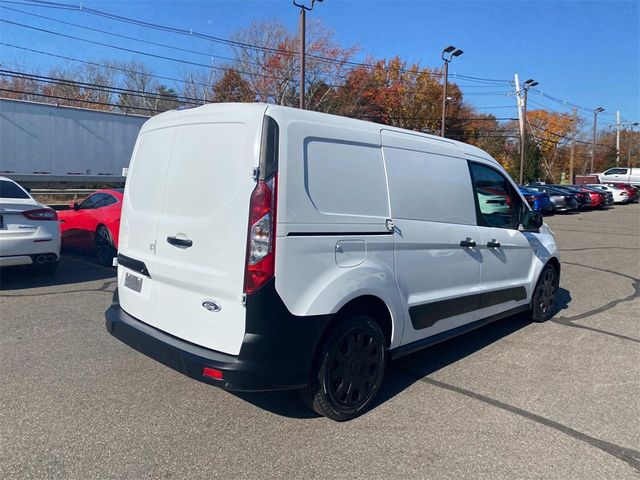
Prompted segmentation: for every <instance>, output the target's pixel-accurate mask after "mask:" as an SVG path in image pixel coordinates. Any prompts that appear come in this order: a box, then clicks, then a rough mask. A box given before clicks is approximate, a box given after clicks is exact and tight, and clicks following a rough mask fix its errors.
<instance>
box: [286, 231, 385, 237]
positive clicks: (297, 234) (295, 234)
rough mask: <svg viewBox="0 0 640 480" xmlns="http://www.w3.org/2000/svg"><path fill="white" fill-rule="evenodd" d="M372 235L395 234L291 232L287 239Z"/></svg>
mask: <svg viewBox="0 0 640 480" xmlns="http://www.w3.org/2000/svg"><path fill="white" fill-rule="evenodd" d="M358 235H359V236H370V235H393V232H289V233H287V237H352V236H358Z"/></svg>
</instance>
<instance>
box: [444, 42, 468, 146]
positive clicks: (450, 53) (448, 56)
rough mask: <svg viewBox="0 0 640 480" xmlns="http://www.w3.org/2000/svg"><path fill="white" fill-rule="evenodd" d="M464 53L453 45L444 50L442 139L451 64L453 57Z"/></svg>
mask: <svg viewBox="0 0 640 480" xmlns="http://www.w3.org/2000/svg"><path fill="white" fill-rule="evenodd" d="M463 53H464V52H463V51H462V50H460V49H459V48H456V47H454V46H453V45H449V46H448V47H447V48H445V49H444V50H442V60H443V61H444V81H443V83H442V127H441V129H440V136H441V137H444V132H445V126H444V124H445V121H446V119H447V82H448V79H449V62H451V60H452V59H453V57H459V56H460V55H462V54H463Z"/></svg>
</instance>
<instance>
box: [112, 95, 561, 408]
mask: <svg viewBox="0 0 640 480" xmlns="http://www.w3.org/2000/svg"><path fill="white" fill-rule="evenodd" d="M505 206H507V207H508V208H507V207H505ZM119 248H120V253H119V255H118V290H117V292H116V295H114V302H113V305H112V306H111V307H110V308H109V309H108V310H107V312H106V319H107V321H106V325H107V329H108V330H109V332H110V333H111V334H112V335H114V336H115V337H117V338H119V339H120V340H122V341H123V342H125V343H127V344H128V345H130V346H132V347H133V348H135V349H137V350H139V351H141V352H143V353H145V354H146V355H148V356H150V357H152V358H155V359H157V360H158V361H160V362H162V363H164V364H166V365H168V366H170V367H172V368H174V369H176V370H179V371H181V372H183V373H185V374H186V375H188V376H190V377H193V378H196V379H198V380H201V381H204V382H207V383H211V384H213V385H216V386H219V387H222V388H225V389H228V390H236V391H242V390H244V391H257V390H277V389H299V390H300V391H301V396H302V398H303V400H305V401H306V403H307V404H308V405H309V406H310V407H311V408H313V409H314V410H315V411H317V412H318V413H320V414H322V415H326V416H327V417H330V418H332V419H335V420H346V419H349V418H352V417H354V416H356V415H358V414H359V413H361V412H362V411H363V410H364V409H365V408H366V406H367V405H368V404H369V403H370V402H371V400H372V399H373V397H374V396H375V395H376V393H377V391H378V389H379V387H380V384H381V382H382V377H383V374H384V369H385V363H386V362H387V360H389V359H393V358H395V357H399V356H401V355H405V354H408V353H411V352H413V351H415V350H417V349H419V348H423V347H427V346H429V345H432V344H434V343H437V342H440V341H442V340H444V339H447V338H450V337H452V336H455V335H458V334H461V333H464V332H466V331H469V330H471V329H474V328H477V327H479V326H482V325H485V324H487V323H488V322H490V321H493V320H496V319H499V318H503V317H505V316H509V315H512V314H514V313H516V312H522V311H529V312H530V315H531V317H532V318H533V319H534V320H537V321H543V320H546V319H547V318H549V316H550V315H551V314H552V309H553V302H554V298H555V295H556V292H557V288H558V279H559V273H560V262H559V258H558V252H557V250H556V246H555V242H554V237H553V234H552V232H551V231H550V230H549V229H548V228H547V227H546V225H544V224H543V223H542V219H541V217H540V215H539V214H537V213H534V212H532V211H531V210H529V208H528V206H527V203H526V201H524V199H523V198H522V196H521V195H520V193H519V191H518V189H517V188H516V186H515V185H514V183H513V182H512V180H511V179H510V178H509V176H508V175H507V174H506V173H505V172H504V170H503V169H502V168H501V167H500V165H499V164H498V163H497V162H496V161H495V160H494V159H492V158H491V157H490V156H489V155H488V154H486V153H485V152H483V151H482V150H479V149H478V148H475V147H472V146H469V145H465V144H462V143H459V142H454V141H451V140H447V139H442V138H438V137H433V136H429V135H423V134H419V133H415V132H410V131H405V130H401V129H398V128H392V127H387V126H383V125H377V124H374V123H370V122H364V121H360V120H353V119H348V118H342V117H337V116H333V115H327V114H321V113H316V112H309V111H304V110H298V109H292V108H284V107H278V106H273V105H264V104H214V105H206V106H202V107H198V108H194V109H190V110H182V111H172V112H166V113H163V114H161V115H158V116H156V117H154V118H152V119H150V120H149V121H147V122H146V123H145V125H144V126H143V128H142V130H141V132H140V135H139V137H138V140H137V143H136V146H135V149H134V152H133V156H132V160H131V165H130V168H129V176H128V180H127V185H126V188H125V195H124V204H123V210H122V220H121V227H120V246H119Z"/></svg>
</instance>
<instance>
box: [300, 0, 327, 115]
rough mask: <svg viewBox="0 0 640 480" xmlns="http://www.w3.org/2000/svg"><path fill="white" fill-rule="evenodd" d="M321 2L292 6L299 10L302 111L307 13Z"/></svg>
mask: <svg viewBox="0 0 640 480" xmlns="http://www.w3.org/2000/svg"><path fill="white" fill-rule="evenodd" d="M322 1H323V0H311V6H310V7H307V6H306V5H304V4H303V3H298V2H296V0H293V5H294V6H296V7H298V8H299V9H300V108H301V109H303V110H304V76H305V58H304V57H305V51H304V49H305V43H306V41H305V34H306V31H305V30H306V24H307V21H306V18H307V12H308V11H309V12H310V11H311V10H313V6H314V5H315V3H316V2H318V3H321V2H322Z"/></svg>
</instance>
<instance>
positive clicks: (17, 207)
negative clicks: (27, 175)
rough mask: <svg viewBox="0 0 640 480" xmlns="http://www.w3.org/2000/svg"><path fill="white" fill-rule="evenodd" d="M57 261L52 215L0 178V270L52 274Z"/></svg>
mask: <svg viewBox="0 0 640 480" xmlns="http://www.w3.org/2000/svg"><path fill="white" fill-rule="evenodd" d="M59 260H60V225H59V223H58V215H57V213H56V211H55V210H53V209H51V208H49V207H47V206H45V205H42V204H41V203H38V202H37V201H36V200H34V199H33V197H32V196H31V195H29V193H28V192H27V191H26V190H25V189H24V188H22V187H21V186H20V185H18V184H17V183H16V182H14V181H13V180H10V179H8V178H5V177H0V267H9V266H14V265H33V266H34V267H35V268H36V269H38V270H40V271H42V272H44V273H53V272H54V271H55V269H56V267H57V266H58V261H59Z"/></svg>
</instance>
